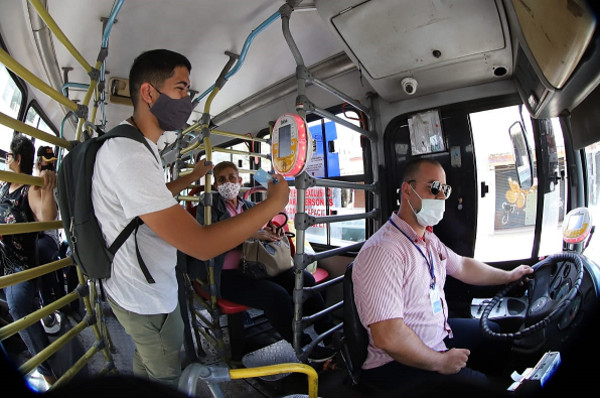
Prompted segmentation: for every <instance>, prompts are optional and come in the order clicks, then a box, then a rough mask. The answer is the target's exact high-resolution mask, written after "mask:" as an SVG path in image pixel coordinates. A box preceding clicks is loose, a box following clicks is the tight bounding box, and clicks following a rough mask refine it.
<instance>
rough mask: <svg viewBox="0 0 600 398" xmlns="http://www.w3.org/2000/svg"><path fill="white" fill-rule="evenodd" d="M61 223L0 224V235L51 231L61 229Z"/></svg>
mask: <svg viewBox="0 0 600 398" xmlns="http://www.w3.org/2000/svg"><path fill="white" fill-rule="evenodd" d="M62 227H63V224H62V221H39V222H20V223H16V224H0V235H16V234H27V233H30V232H42V231H48V230H51V229H61V228H62Z"/></svg>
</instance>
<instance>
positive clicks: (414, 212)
mask: <svg viewBox="0 0 600 398" xmlns="http://www.w3.org/2000/svg"><path fill="white" fill-rule="evenodd" d="M450 193H451V188H450V186H449V185H446V173H445V172H444V169H443V168H442V166H441V165H440V164H439V163H438V162H437V161H435V160H433V159H428V158H421V159H416V160H413V161H411V162H409V163H408V164H407V166H406V170H405V172H404V179H403V183H402V187H401V205H400V210H399V211H398V212H397V213H394V214H392V216H391V217H390V219H389V221H388V222H387V223H386V224H385V225H383V226H382V227H381V228H380V229H379V230H378V231H377V232H376V233H375V234H374V235H373V236H372V237H371V238H370V239H369V240H368V241H367V242H366V243H365V245H364V246H363V247H362V249H361V250H360V252H359V254H358V256H357V257H356V260H355V262H354V270H353V277H352V280H353V282H354V295H355V296H354V297H355V301H356V307H357V310H358V314H359V317H360V320H361V323H362V324H363V326H364V327H365V328H366V329H367V331H368V333H369V347H368V355H367V359H366V360H365V362H364V364H363V366H362V372H361V378H362V379H363V380H365V381H367V382H369V383H370V384H372V385H375V386H378V387H380V388H383V389H389V388H391V387H393V386H397V385H403V386H406V388H409V386H411V385H414V386H415V387H417V385H416V384H415V383H417V381H418V383H426V385H432V384H434V383H436V382H441V381H457V382H463V381H465V382H470V383H473V382H474V383H477V384H479V385H481V386H489V381H488V379H487V377H486V375H484V374H483V373H480V372H478V371H476V370H474V369H472V368H473V367H476V366H473V365H476V363H474V362H477V358H478V357H479V358H481V357H483V358H484V359H488V358H490V355H492V354H494V353H493V352H488V351H489V350H494V349H497V345H491V344H487V345H484V344H482V340H483V335H482V334H481V332H480V331H479V322H478V320H476V319H466V318H454V319H448V306H447V303H446V300H445V296H444V284H445V281H446V275H451V276H453V277H454V278H456V279H458V280H460V281H462V282H464V283H468V284H472V285H499V284H506V283H510V282H513V281H516V280H519V279H521V278H523V277H524V276H525V275H528V274H530V273H532V272H533V269H532V268H531V267H529V266H527V265H520V266H519V267H517V268H515V269H513V270H512V271H504V270H500V269H497V268H494V267H491V266H489V265H488V264H485V263H482V262H480V261H477V260H474V259H472V258H467V257H461V256H459V255H457V254H456V253H454V252H453V251H452V250H451V249H449V248H448V247H446V246H445V245H444V244H443V243H441V242H440V240H439V239H438V238H437V237H436V235H435V234H434V233H433V231H432V229H431V227H433V226H434V225H436V224H437V223H439V222H440V220H441V219H442V217H443V214H444V204H445V200H446V199H447V198H448V197H449V196H450ZM495 326H497V325H495ZM490 346H491V347H490ZM470 355H472V357H471V359H472V360H473V361H471V362H469V361H470ZM467 364H469V367H467Z"/></svg>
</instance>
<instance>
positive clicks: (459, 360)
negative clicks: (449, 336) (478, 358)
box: [437, 348, 471, 375]
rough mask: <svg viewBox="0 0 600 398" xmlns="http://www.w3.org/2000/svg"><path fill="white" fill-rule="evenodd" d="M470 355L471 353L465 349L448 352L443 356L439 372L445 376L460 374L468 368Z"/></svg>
mask: <svg viewBox="0 0 600 398" xmlns="http://www.w3.org/2000/svg"><path fill="white" fill-rule="evenodd" d="M469 354H471V352H470V351H469V350H467V349H464V348H452V349H451V350H449V351H446V352H445V353H443V354H442V357H441V358H442V362H441V368H440V369H439V370H438V371H437V372H438V373H439V374H443V375H453V374H456V373H458V372H460V370H461V369H462V368H464V367H465V366H467V361H468V360H469Z"/></svg>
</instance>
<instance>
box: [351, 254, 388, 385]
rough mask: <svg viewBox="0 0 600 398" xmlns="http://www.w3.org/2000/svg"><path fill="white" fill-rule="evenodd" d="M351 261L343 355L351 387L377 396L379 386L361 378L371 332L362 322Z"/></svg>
mask: <svg viewBox="0 0 600 398" xmlns="http://www.w3.org/2000/svg"><path fill="white" fill-rule="evenodd" d="M353 265H354V263H350V264H349V265H348V267H347V268H346V273H345V275H344V282H343V285H344V288H343V290H344V346H343V348H342V357H343V359H344V362H345V363H346V366H347V368H348V376H349V379H350V380H349V384H350V387H351V388H353V389H355V390H356V391H358V392H360V393H363V394H366V395H367V396H377V395H380V394H381V393H382V391H381V390H380V389H378V388H377V387H375V386H373V385H370V384H368V383H365V382H364V381H361V380H360V371H361V367H362V365H363V363H364V362H365V360H366V359H367V348H368V346H369V334H368V333H367V330H366V329H365V328H364V326H363V325H362V323H361V322H360V318H359V317H358V311H357V310H356V303H355V302H354V283H353V282H352V267H353Z"/></svg>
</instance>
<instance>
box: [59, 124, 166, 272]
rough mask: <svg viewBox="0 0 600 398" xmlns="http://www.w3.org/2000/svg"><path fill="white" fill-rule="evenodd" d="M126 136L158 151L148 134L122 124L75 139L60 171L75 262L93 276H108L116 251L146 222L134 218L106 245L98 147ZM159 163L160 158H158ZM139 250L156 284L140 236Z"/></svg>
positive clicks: (62, 205)
mask: <svg viewBox="0 0 600 398" xmlns="http://www.w3.org/2000/svg"><path fill="white" fill-rule="evenodd" d="M115 137H124V138H129V139H132V140H135V141H137V142H140V143H142V144H144V145H145V146H146V148H148V150H149V151H150V153H152V156H154V158H155V159H156V155H155V153H154V152H153V151H152V148H151V147H150V145H149V144H148V141H146V138H145V137H144V135H143V134H142V133H141V132H140V131H139V130H138V129H136V128H134V127H133V126H130V125H128V124H121V125H119V126H117V127H115V128H114V129H112V130H111V131H109V132H108V133H107V134H104V135H102V136H100V137H94V138H90V139H88V140H87V141H84V142H79V141H71V144H72V147H71V150H70V151H69V153H68V154H67V155H66V156H65V158H64V160H63V162H62V164H61V166H60V169H59V170H58V178H57V187H58V206H59V208H60V214H61V218H62V223H63V228H64V230H65V235H66V236H67V240H68V242H69V245H70V247H71V251H72V253H73V254H72V256H73V261H74V263H75V264H77V265H78V266H80V267H81V269H82V271H83V273H84V274H86V275H87V276H88V277H90V278H97V279H104V278H109V277H110V274H111V265H112V262H113V259H114V257H115V254H116V253H117V251H118V250H119V248H120V247H121V246H122V245H123V243H125V241H126V240H127V238H129V236H130V235H131V234H132V233H136V234H137V230H138V228H139V227H140V225H142V224H143V223H144V222H143V221H142V220H141V219H140V218H139V217H136V218H134V219H133V220H132V221H131V222H130V223H129V224H128V225H127V226H126V227H125V229H124V230H123V231H122V232H121V233H120V234H119V236H118V237H117V239H115V241H114V243H113V244H112V245H111V246H110V247H106V242H105V240H104V236H103V235H102V230H101V229H100V225H99V224H98V219H97V218H96V215H95V214H94V206H93V204H92V174H93V173H94V163H95V161H96V155H97V153H98V150H99V149H100V147H101V146H102V144H103V143H104V142H106V140H108V139H111V138H115ZM156 161H157V162H159V160H158V159H156ZM135 251H136V254H137V258H138V262H139V265H140V268H141V269H142V272H143V273H144V276H145V277H146V280H147V281H148V283H155V282H154V279H153V278H152V275H150V272H149V271H148V267H146V264H145V263H144V261H143V260H142V256H141V255H140V251H139V249H138V243H137V235H136V239H135Z"/></svg>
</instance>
